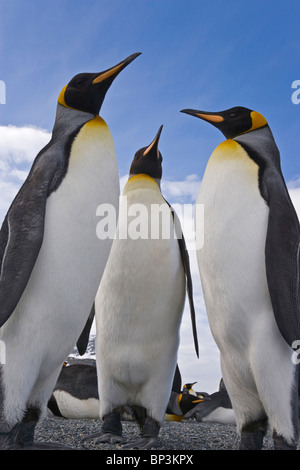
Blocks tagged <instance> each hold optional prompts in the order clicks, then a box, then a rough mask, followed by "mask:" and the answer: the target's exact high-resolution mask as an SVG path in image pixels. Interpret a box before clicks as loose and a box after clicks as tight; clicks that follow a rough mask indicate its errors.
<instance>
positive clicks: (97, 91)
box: [58, 52, 140, 114]
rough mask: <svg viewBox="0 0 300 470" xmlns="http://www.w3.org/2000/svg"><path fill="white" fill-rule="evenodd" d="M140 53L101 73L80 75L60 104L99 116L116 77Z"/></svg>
mask: <svg viewBox="0 0 300 470" xmlns="http://www.w3.org/2000/svg"><path fill="white" fill-rule="evenodd" d="M139 55H140V52H137V53H136V54H132V55H131V56H129V57H127V59H125V60H123V61H122V62H120V63H119V64H117V65H115V66H114V67H111V68H110V69H107V70H104V71H103V72H101V73H79V74H78V75H75V77H73V78H72V80H71V81H70V82H69V83H68V84H67V85H66V86H65V87H64V88H63V89H62V91H61V92H60V95H59V97H58V102H59V104H61V105H63V106H65V107H67V108H72V109H77V110H79V111H85V112H87V113H92V114H99V111H100V108H101V105H102V103H103V100H104V97H105V94H106V92H107V90H108V89H109V87H110V85H111V84H112V82H113V81H114V79H115V78H116V76H117V75H118V74H119V73H120V72H121V70H123V69H124V68H125V67H126V66H127V65H128V64H130V62H132V61H133V60H134V59H135V58H136V57H137V56H139Z"/></svg>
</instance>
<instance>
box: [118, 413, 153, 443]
mask: <svg viewBox="0 0 300 470" xmlns="http://www.w3.org/2000/svg"><path fill="white" fill-rule="evenodd" d="M159 430H160V424H159V423H158V422H157V421H155V419H153V418H151V416H147V417H146V419H145V421H144V424H143V425H142V432H141V437H140V438H138V439H136V438H132V439H130V440H129V441H127V443H126V444H124V445H123V446H122V449H151V448H152V447H155V445H156V443H157V438H158V434H159Z"/></svg>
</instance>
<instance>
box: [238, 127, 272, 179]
mask: <svg viewBox="0 0 300 470" xmlns="http://www.w3.org/2000/svg"><path fill="white" fill-rule="evenodd" d="M233 140H235V141H237V142H238V143H239V144H241V145H242V147H244V149H245V150H246V152H247V153H248V155H249V156H251V157H252V158H253V160H254V161H256V162H258V164H259V165H260V166H261V164H260V163H259V161H263V165H266V164H267V165H272V166H273V165H274V166H275V167H276V168H277V170H279V171H281V168H280V153H279V150H278V147H277V145H276V142H275V139H274V136H273V133H272V131H271V129H270V127H269V125H268V124H267V125H266V126H264V127H260V128H259V129H255V130H254V131H251V132H246V133H245V134H241V135H239V136H237V137H235V138H234V139H233Z"/></svg>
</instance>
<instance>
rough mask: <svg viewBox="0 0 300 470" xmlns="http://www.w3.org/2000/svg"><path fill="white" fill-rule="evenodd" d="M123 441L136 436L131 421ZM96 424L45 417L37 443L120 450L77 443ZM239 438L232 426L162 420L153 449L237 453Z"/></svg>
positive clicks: (125, 427)
mask: <svg viewBox="0 0 300 470" xmlns="http://www.w3.org/2000/svg"><path fill="white" fill-rule="evenodd" d="M122 424H123V436H124V438H132V437H137V436H138V435H139V434H138V428H137V426H136V424H135V422H133V421H123V423H122ZM99 429H100V421H98V420H96V419H64V418H58V417H47V418H45V419H44V420H43V421H42V422H41V423H40V424H39V425H38V427H37V430H36V440H37V441H40V440H41V441H56V442H60V443H61V444H65V445H67V446H70V447H72V448H73V449H75V450H76V449H77V450H106V451H112V450H113V451H116V450H122V447H121V446H120V445H118V444H116V445H111V444H95V442H94V441H93V440H91V441H88V442H84V443H81V439H82V438H84V437H86V436H88V435H89V434H92V433H95V432H98V431H99ZM238 447H239V437H238V435H237V433H236V428H235V426H232V425H223V424H218V423H214V424H212V423H202V422H197V421H195V420H183V421H182V422H175V421H165V422H164V424H163V426H162V428H161V430H160V434H159V439H158V443H157V445H156V446H155V448H154V449H155V451H157V450H163V451H165V450H170V451H175V450H179V451H180V450H237V449H238ZM272 448H273V443H272V439H271V438H270V436H269V435H267V436H266V437H265V440H264V449H267V450H270V449H272Z"/></svg>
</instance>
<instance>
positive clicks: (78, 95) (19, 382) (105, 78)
mask: <svg viewBox="0 0 300 470" xmlns="http://www.w3.org/2000/svg"><path fill="white" fill-rule="evenodd" d="M135 57H136V55H134V56H131V57H130V58H128V59H126V60H125V61H123V62H121V63H120V64H118V66H116V67H114V68H112V69H109V71H105V72H103V73H102V74H79V75H77V76H75V77H74V78H73V79H72V80H71V81H70V82H69V84H68V85H67V86H66V87H65V88H64V89H63V90H62V92H61V94H60V96H59V99H58V105H57V114H56V120H55V124H54V128H53V134H52V139H51V141H50V142H49V144H48V145H46V147H45V148H44V149H43V150H41V152H40V153H39V154H38V156H37V157H36V159H35V161H34V163H33V165H32V168H31V170H30V173H29V175H28V178H27V179H26V181H25V183H24V185H23V186H22V188H21V189H20V191H19V193H18V194H17V196H16V198H15V200H14V201H13V203H12V205H11V207H10V209H9V211H8V213H7V216H6V218H5V220H4V223H3V225H2V229H1V238H0V247H1V248H0V250H1V251H0V253H1V255H2V256H1V258H2V264H1V278H0V300H1V305H2V309H1V314H0V326H1V330H0V338H1V340H2V341H4V343H5V345H6V364H5V365H4V366H3V367H1V392H0V393H1V401H2V405H1V409H0V412H1V418H0V446H2V447H3V448H11V447H13V448H14V447H16V448H18V447H23V446H26V445H27V443H28V442H30V447H31V448H33V447H34V446H35V447H36V446H38V447H39V448H40V447H41V446H42V445H41V444H39V445H37V444H33V433H34V428H35V425H36V423H37V421H38V419H39V417H40V415H41V413H42V412H43V410H44V409H45V407H46V404H47V401H48V399H49V397H50V395H51V392H52V390H53V388H54V385H55V383H56V380H57V377H58V375H59V372H60V369H61V364H62V362H63V361H64V358H65V357H67V356H68V354H69V353H70V352H71V351H72V349H73V347H74V344H75V343H76V341H77V340H78V339H79V338H80V335H81V333H82V332H83V331H84V334H85V336H86V337H85V338H81V340H83V341H82V344H87V338H88V334H89V330H88V329H86V328H84V327H85V324H86V322H87V321H88V324H90V321H89V320H90V319H88V316H89V313H90V312H91V311H92V306H93V301H94V298H95V295H96V292H97V288H98V286H99V282H100V279H101V276H102V273H103V269H104V266H105V263H106V261H107V258H108V254H109V250H110V247H111V242H112V241H111V240H109V239H105V240H99V239H98V238H97V236H96V224H97V220H96V209H97V207H98V206H99V204H101V203H109V204H112V205H113V206H114V207H116V208H117V207H118V199H119V178H118V168H117V160H116V156H115V151H114V145H113V140H112V137H111V133H110V131H109V129H108V127H107V125H106V123H105V122H104V121H103V119H102V118H100V117H99V116H98V112H99V110H100V107H101V104H102V101H103V99H104V96H105V93H106V91H107V89H108V88H109V86H110V84H111V83H112V81H113V79H114V78H115V76H116V75H117V74H118V73H119V72H120V71H121V70H122V68H124V67H125V66H126V65H127V64H128V63H130V62H131V61H132V60H133V59H134V58H135ZM29 416H30V421H31V422H32V423H33V424H32V429H31V433H32V436H31V437H32V439H31V440H29V439H28V436H25V435H24V436H23V427H24V432H25V433H27V431H26V430H25V426H23V421H26V420H28V419H29V418H28V417H29ZM19 428H20V430H18V432H17V433H16V432H15V429H19ZM45 446H46V447H47V446H48V444H45Z"/></svg>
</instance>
